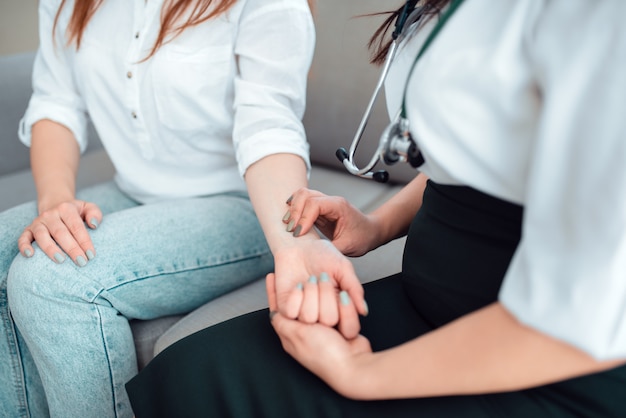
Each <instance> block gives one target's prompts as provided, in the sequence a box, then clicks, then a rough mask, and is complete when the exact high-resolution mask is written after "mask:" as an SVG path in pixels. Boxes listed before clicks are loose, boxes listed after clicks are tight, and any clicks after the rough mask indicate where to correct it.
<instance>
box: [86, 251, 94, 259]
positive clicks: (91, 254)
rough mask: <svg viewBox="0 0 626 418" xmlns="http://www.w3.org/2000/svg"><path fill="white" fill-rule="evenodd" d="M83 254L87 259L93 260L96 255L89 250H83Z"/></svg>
mask: <svg viewBox="0 0 626 418" xmlns="http://www.w3.org/2000/svg"><path fill="white" fill-rule="evenodd" d="M85 254H86V255H87V259H88V260H93V258H94V257H95V256H96V255H95V254H94V253H93V251H91V250H87V251H85Z"/></svg>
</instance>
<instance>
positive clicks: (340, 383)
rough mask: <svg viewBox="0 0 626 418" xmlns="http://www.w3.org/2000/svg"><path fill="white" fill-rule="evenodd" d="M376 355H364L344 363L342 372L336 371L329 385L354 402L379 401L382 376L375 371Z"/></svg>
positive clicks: (370, 353)
mask: <svg viewBox="0 0 626 418" xmlns="http://www.w3.org/2000/svg"><path fill="white" fill-rule="evenodd" d="M375 363H376V354H375V353H372V352H369V353H362V354H359V355H357V356H355V357H354V358H353V359H352V361H350V362H344V363H343V364H342V368H341V369H340V370H336V373H334V375H333V378H330V379H329V384H330V386H331V387H333V388H334V389H335V390H336V391H337V392H338V393H340V394H341V395H343V396H345V397H346V398H349V399H353V400H361V401H368V400H376V399H379V395H378V393H379V392H378V389H377V385H378V382H379V381H380V375H379V374H377V373H376V371H375V367H374V365H375Z"/></svg>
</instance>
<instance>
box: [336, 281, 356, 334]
mask: <svg viewBox="0 0 626 418" xmlns="http://www.w3.org/2000/svg"><path fill="white" fill-rule="evenodd" d="M339 317H340V318H341V319H340V320H339V332H340V333H341V335H343V336H344V338H346V339H349V340H350V339H353V338H356V336H357V335H359V331H360V330H361V324H360V322H359V315H358V313H357V311H356V309H355V306H354V304H353V303H352V300H351V299H350V295H349V294H348V292H346V291H345V290H342V291H341V292H339Z"/></svg>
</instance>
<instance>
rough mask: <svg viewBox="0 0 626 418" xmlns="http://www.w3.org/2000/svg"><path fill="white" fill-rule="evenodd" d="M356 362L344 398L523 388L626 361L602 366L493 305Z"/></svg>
mask: <svg viewBox="0 0 626 418" xmlns="http://www.w3.org/2000/svg"><path fill="white" fill-rule="evenodd" d="M358 363H361V364H359V365H358V366H355V367H354V371H355V376H352V377H351V378H350V379H349V380H350V381H351V382H352V384H351V385H348V386H347V387H349V388H351V389H350V391H351V392H350V393H346V395H348V396H351V397H355V398H360V399H390V398H408V397H426V396H442V395H463V394H482V393H493V392H502V391H510V390H521V389H525V388H530V387H536V386H539V385H543V384H548V383H553V382H556V381H560V380H564V379H568V378H573V377H576V376H581V375H585V374H590V373H594V372H599V371H603V370H608V369H610V368H614V367H617V366H619V365H620V364H623V363H624V361H623V360H622V361H602V362H601V361H596V360H595V359H593V358H591V357H590V356H589V355H587V354H586V353H584V352H582V351H580V350H578V349H576V348H574V347H572V346H570V345H568V344H566V343H564V342H561V341H557V340H555V339H553V338H551V337H549V336H547V335H544V334H541V333H539V332H538V331H535V330H533V329H531V328H528V327H525V326H523V325H522V324H520V323H519V322H518V321H517V320H516V319H515V318H514V317H513V316H512V315H511V314H509V313H508V312H507V311H506V310H505V309H504V307H503V306H502V305H500V304H499V303H495V304H492V305H490V306H488V307H486V308H484V309H481V310H479V311H477V312H475V313H472V314H470V315H466V316H465V317H463V318H460V319H459V320H457V321H455V322H453V323H451V324H449V325H447V326H445V327H442V328H441V329H438V330H436V331H433V332H431V333H429V334H426V335H424V336H422V337H420V338H418V339H415V340H413V341H410V342H408V343H406V344H403V345H401V346H398V347H395V348H393V349H390V350H386V351H383V352H379V353H375V354H373V355H372V354H368V355H363V356H362V357H361V358H360V359H359V362H358ZM355 382H357V383H358V382H361V383H362V384H361V385H355V384H354V383H355Z"/></svg>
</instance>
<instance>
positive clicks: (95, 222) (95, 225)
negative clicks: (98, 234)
mask: <svg viewBox="0 0 626 418" xmlns="http://www.w3.org/2000/svg"><path fill="white" fill-rule="evenodd" d="M89 223H90V224H91V226H93V227H94V228H97V227H98V220H97V219H96V218H91V220H90V221H89Z"/></svg>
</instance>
